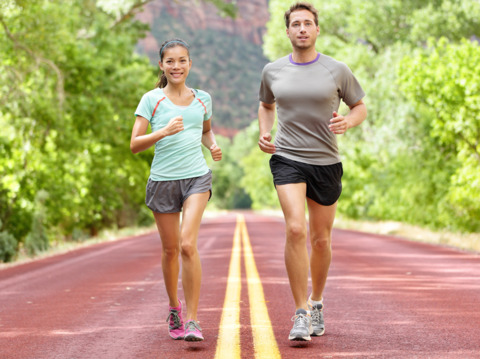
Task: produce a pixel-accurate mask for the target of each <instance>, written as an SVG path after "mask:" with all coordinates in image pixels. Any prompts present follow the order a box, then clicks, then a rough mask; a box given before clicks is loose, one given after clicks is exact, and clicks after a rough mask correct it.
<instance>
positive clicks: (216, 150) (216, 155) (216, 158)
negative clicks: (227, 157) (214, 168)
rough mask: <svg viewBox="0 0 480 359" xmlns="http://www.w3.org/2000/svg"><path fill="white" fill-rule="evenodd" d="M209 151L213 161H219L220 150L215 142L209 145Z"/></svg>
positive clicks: (220, 156) (220, 157)
mask: <svg viewBox="0 0 480 359" xmlns="http://www.w3.org/2000/svg"><path fill="white" fill-rule="evenodd" d="M210 153H211V154H212V158H213V160H214V161H220V160H221V159H222V150H221V148H220V147H218V145H217V144H216V143H214V144H213V145H212V146H211V147H210Z"/></svg>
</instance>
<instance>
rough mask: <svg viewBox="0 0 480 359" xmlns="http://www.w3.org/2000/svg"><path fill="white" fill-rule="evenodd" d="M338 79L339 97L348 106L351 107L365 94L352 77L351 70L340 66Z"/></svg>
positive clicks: (345, 66)
mask: <svg viewBox="0 0 480 359" xmlns="http://www.w3.org/2000/svg"><path fill="white" fill-rule="evenodd" d="M342 65H343V66H342V71H341V79H340V97H341V98H342V100H343V102H345V103H346V104H347V105H348V106H352V105H354V104H356V103H357V102H358V101H360V100H361V99H362V98H364V97H365V92H364V91H363V89H362V86H360V83H359V82H358V80H357V79H356V77H355V76H354V75H353V73H352V70H350V68H349V67H348V66H347V65H345V64H342Z"/></svg>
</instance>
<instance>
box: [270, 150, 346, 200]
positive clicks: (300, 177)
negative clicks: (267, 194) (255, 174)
mask: <svg viewBox="0 0 480 359" xmlns="http://www.w3.org/2000/svg"><path fill="white" fill-rule="evenodd" d="M270 169H271V170H272V174H273V183H274V184H275V186H277V185H283V184H290V183H306V184H307V197H308V198H310V199H312V200H314V201H315V202H317V203H319V204H321V205H323V206H331V205H332V204H334V203H335V202H336V201H337V200H338V198H339V197H340V194H341V193H342V175H343V166H342V163H341V162H339V163H335V164H333V165H328V166H315V165H310V164H308V163H303V162H298V161H293V160H290V159H288V158H285V157H283V156H279V155H273V156H272V157H271V158H270Z"/></svg>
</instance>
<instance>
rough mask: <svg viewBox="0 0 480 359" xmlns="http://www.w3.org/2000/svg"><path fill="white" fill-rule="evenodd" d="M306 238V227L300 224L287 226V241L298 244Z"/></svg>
mask: <svg viewBox="0 0 480 359" xmlns="http://www.w3.org/2000/svg"><path fill="white" fill-rule="evenodd" d="M306 238H307V227H306V225H302V224H301V223H291V224H288V225H287V241H290V242H292V241H293V242H298V241H305V240H306Z"/></svg>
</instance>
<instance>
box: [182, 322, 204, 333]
mask: <svg viewBox="0 0 480 359" xmlns="http://www.w3.org/2000/svg"><path fill="white" fill-rule="evenodd" d="M195 329H197V330H199V331H201V330H202V329H201V328H200V326H199V325H198V324H197V323H196V322H194V321H193V320H191V321H189V322H188V323H187V324H186V325H185V331H187V330H195Z"/></svg>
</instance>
